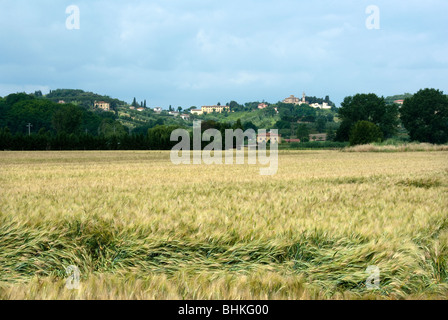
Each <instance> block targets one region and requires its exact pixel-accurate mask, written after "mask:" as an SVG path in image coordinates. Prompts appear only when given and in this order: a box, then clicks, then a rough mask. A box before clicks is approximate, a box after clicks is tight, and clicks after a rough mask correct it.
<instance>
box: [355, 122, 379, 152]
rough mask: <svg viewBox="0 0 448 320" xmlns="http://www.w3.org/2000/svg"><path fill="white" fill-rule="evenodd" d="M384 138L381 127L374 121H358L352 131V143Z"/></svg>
mask: <svg viewBox="0 0 448 320" xmlns="http://www.w3.org/2000/svg"><path fill="white" fill-rule="evenodd" d="M382 140H383V133H382V132H381V129H380V128H379V127H378V126H377V125H375V124H374V123H372V122H369V121H358V122H356V124H355V125H354V127H353V129H352V130H351V132H350V145H351V146H355V145H358V144H369V143H371V142H380V141H382Z"/></svg>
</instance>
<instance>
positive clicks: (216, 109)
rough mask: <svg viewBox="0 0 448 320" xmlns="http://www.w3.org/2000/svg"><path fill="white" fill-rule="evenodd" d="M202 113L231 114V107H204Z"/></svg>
mask: <svg viewBox="0 0 448 320" xmlns="http://www.w3.org/2000/svg"><path fill="white" fill-rule="evenodd" d="M201 110H202V113H205V112H206V113H212V112H218V113H222V112H224V111H227V112H229V111H230V107H229V106H203V107H202V109H201Z"/></svg>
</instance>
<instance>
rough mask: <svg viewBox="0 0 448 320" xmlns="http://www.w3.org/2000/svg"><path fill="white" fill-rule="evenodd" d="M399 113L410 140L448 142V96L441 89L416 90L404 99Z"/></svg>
mask: <svg viewBox="0 0 448 320" xmlns="http://www.w3.org/2000/svg"><path fill="white" fill-rule="evenodd" d="M400 114H401V121H402V122H403V125H404V127H405V128H406V129H407V130H408V131H409V136H410V138H411V139H412V140H416V141H421V142H430V143H439V144H442V143H446V142H448V97H447V96H445V95H444V94H443V92H442V91H439V90H436V89H422V90H420V91H418V92H417V93H416V94H415V95H414V96H413V97H410V98H406V99H405V100H404V104H403V106H402V108H401V109H400Z"/></svg>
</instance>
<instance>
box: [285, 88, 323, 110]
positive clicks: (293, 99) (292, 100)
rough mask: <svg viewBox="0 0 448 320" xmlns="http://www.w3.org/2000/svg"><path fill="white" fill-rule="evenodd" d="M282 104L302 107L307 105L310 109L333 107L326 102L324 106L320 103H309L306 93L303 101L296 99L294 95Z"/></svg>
mask: <svg viewBox="0 0 448 320" xmlns="http://www.w3.org/2000/svg"><path fill="white" fill-rule="evenodd" d="M282 102H283V103H290V104H294V105H298V106H300V105H302V104H307V105H309V106H310V107H313V108H321V109H331V106H330V105H329V104H328V103H326V102H323V103H322V104H320V103H309V102H308V101H306V95H305V92H304V93H303V95H302V99H299V98H297V97H294V95H291V96H289V97H288V98H286V99H284V100H283V101H282Z"/></svg>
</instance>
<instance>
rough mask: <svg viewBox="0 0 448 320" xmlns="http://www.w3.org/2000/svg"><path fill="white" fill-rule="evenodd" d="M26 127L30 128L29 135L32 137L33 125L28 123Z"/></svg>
mask: <svg viewBox="0 0 448 320" xmlns="http://www.w3.org/2000/svg"><path fill="white" fill-rule="evenodd" d="M26 126H27V127H28V135H29V136H30V135H31V127H32V126H33V125H32V124H31V123H28V124H27V125H26Z"/></svg>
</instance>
